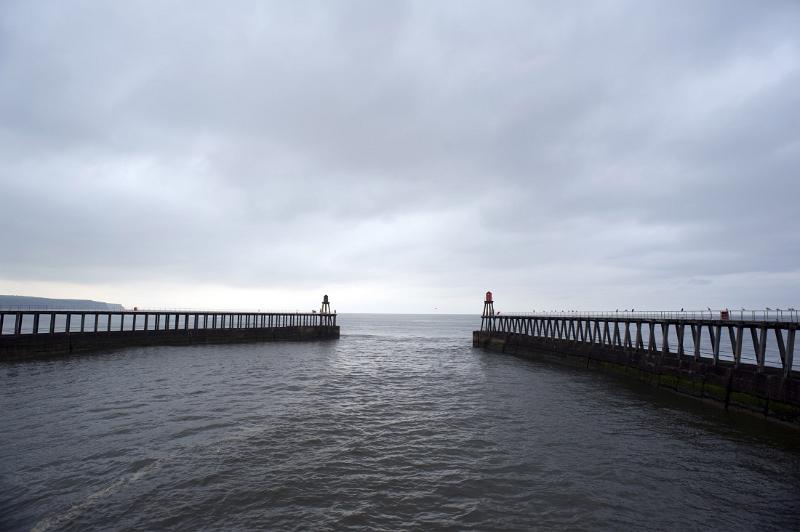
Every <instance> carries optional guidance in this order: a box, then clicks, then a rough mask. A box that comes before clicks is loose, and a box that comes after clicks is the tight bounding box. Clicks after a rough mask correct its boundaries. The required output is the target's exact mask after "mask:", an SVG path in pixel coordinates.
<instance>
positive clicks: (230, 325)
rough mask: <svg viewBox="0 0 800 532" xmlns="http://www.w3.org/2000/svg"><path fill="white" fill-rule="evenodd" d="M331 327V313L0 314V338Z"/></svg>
mask: <svg viewBox="0 0 800 532" xmlns="http://www.w3.org/2000/svg"><path fill="white" fill-rule="evenodd" d="M335 326H336V313H335V312H333V313H327V312H326V313H321V312H229V311H190V310H177V311H176V310H170V311H163V310H159V311H155V310H140V311H107V310H100V311H91V310H47V311H41V310H35V311H27V310H15V311H9V310H0V335H3V336H9V335H13V336H22V335H46V334H63V333H114V332H130V331H177V330H209V329H267V328H283V327H335Z"/></svg>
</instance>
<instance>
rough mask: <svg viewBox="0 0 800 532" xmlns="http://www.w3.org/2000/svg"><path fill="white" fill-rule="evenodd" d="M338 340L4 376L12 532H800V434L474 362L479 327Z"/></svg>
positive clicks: (425, 326)
mask: <svg viewBox="0 0 800 532" xmlns="http://www.w3.org/2000/svg"><path fill="white" fill-rule="evenodd" d="M340 324H341V326H342V338H341V339H340V340H338V341H328V342H319V343H263V344H246V345H222V346H195V347H152V348H131V349H124V350H118V351H113V352H106V353H98V354H92V355H83V356H79V357H71V358H58V359H49V360H44V361H37V362H24V363H13V364H9V363H5V364H0V530H37V531H43V530H119V529H141V530H145V529H149V530H152V529H166V528H168V529H182V530H197V529H204V530H248V529H270V530H280V529H300V530H309V529H311V530H326V529H347V528H361V529H376V530H401V529H418V530H431V529H442V528H444V529H480V530H491V529H517V530H520V529H534V528H540V529H562V530H563V529H569V530H599V529H604V530H627V529H648V530H694V529H716V530H800V436H798V434H796V433H794V432H790V431H787V430H785V429H782V428H779V427H776V426H773V425H771V424H767V423H765V422H763V421H762V420H759V419H757V418H749V417H741V416H728V415H727V414H725V413H724V412H723V411H720V410H716V409H710V410H709V409H707V408H704V407H702V406H700V405H698V404H697V403H695V402H693V401H691V400H687V399H683V398H678V397H674V396H672V395H669V394H666V393H665V392H661V391H657V390H653V389H651V388H647V387H641V386H639V385H638V384H635V383H631V382H628V381H621V380H619V379H617V378H615V377H611V376H608V375H604V374H601V373H596V372H592V371H588V370H575V369H565V368H562V367H555V366H550V365H548V364H545V363H537V362H531V361H526V360H522V359H518V358H514V357H511V356H507V355H502V354H497V353H490V352H485V351H482V350H479V349H473V348H472V347H471V331H472V330H473V329H474V328H476V327H477V326H478V325H479V319H477V318H475V317H468V316H388V315H342V316H340Z"/></svg>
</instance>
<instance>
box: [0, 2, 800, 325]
mask: <svg viewBox="0 0 800 532" xmlns="http://www.w3.org/2000/svg"><path fill="white" fill-rule="evenodd" d="M0 14H1V15H2V16H0V72H2V75H0V208H1V209H2V220H3V231H2V233H0V292H3V291H5V292H9V291H15V292H17V293H19V292H25V293H28V294H30V295H50V294H52V295H59V296H73V297H91V298H95V299H101V298H105V299H110V300H116V301H118V302H120V303H123V304H127V305H130V306H133V305H134V304H138V305H140V306H142V305H156V306H188V305H192V306H196V305H203V306H216V307H220V306H222V307H225V306H227V307H230V306H245V307H270V306H271V307H287V308H288V307H293V306H295V305H299V304H300V303H299V302H297V301H295V300H296V299H302V300H303V303H304V302H305V300H306V299H310V298H312V297H313V299H314V301H310V302H309V303H308V304H309V305H310V304H312V303H315V302H316V299H319V298H318V297H317V294H319V295H321V293H323V292H330V293H331V295H332V297H333V298H334V301H338V302H339V310H340V311H346V310H351V311H362V310H363V311H393V310H396V311H430V310H433V309H434V308H438V309H439V310H446V311H455V312H470V311H476V312H477V311H479V310H480V307H481V294H482V292H483V291H484V290H486V289H493V290H494V291H495V293H496V295H497V297H498V299H499V301H500V302H502V303H504V304H503V305H501V306H502V307H503V308H507V309H508V310H512V309H521V310H522V309H530V308H537V309H546V308H558V309H559V310H560V309H561V308H582V309H587V308H622V307H638V308H658V307H668V308H669V307H691V306H702V307H705V306H706V305H711V306H731V307H737V308H738V307H739V306H764V305H769V306H781V305H785V306H789V305H794V306H798V304H800V301H798V299H800V265H798V259H800V237H799V236H798V234H799V233H798V217H797V212H798V200H800V182H799V181H798V179H799V178H800V175H798V169H799V168H800V90H799V89H798V88H800V37H798V33H797V31H796V29H797V28H798V27H800V6H798V4H797V3H795V2H785V3H782V2H779V1H776V2H770V3H769V5H768V6H765V5H762V4H758V3H756V2H744V1H742V2H727V1H726V2H704V3H703V4H697V3H695V2H678V3H675V2H648V3H642V2H635V1H630V2H626V1H609V2H599V3H594V4H592V5H591V6H589V5H579V4H575V5H574V6H572V5H567V6H565V5H564V4H563V3H558V2H553V3H545V2H541V3H534V2H518V3H517V2H502V3H499V4H498V3H493V2H437V3H430V2H366V1H365V2H336V3H330V2H291V3H277V2H276V3H269V2H232V3H230V4H229V5H224V6H223V5H221V4H219V3H216V2H208V3H203V2H132V3H123V4H120V3H112V4H109V3H103V2H75V3H69V4H64V3H60V2H29V1H24V2H23V1H20V2H4V3H3V5H2V6H0ZM42 291H45V292H47V293H41V292H42ZM32 292H37V293H32ZM120 298H122V300H119V299H120ZM286 299H289V301H286Z"/></svg>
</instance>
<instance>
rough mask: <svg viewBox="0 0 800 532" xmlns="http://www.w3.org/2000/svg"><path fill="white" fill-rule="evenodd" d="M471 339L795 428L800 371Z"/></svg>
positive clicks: (481, 336)
mask: <svg viewBox="0 0 800 532" xmlns="http://www.w3.org/2000/svg"><path fill="white" fill-rule="evenodd" d="M472 343H473V346H475V347H482V348H486V349H489V350H492V351H498V352H502V353H508V354H511V355H516V356H520V357H525V358H531V359H536V360H543V361H549V362H553V363H557V364H564V365H569V366H575V367H583V368H594V369H599V370H602V371H607V372H612V373H615V374H620V375H625V376H628V377H630V378H635V379H638V380H640V381H643V382H646V383H649V384H651V385H653V386H658V387H661V388H666V389H669V390H672V391H674V392H676V393H679V394H682V395H686V396H691V397H696V398H698V399H703V400H706V401H708V402H712V403H716V404H717V405H719V406H721V407H723V408H725V409H730V410H739V411H746V412H750V413H753V414H757V415H761V416H766V417H767V418H770V419H774V420H779V421H782V422H785V423H787V424H789V425H792V426H794V427H795V428H798V429H800V378H798V377H800V376H798V375H796V372H790V373H789V374H788V375H786V374H785V372H784V371H783V370H782V369H780V368H771V367H761V368H759V367H757V366H755V365H751V364H738V365H736V364H734V363H733V362H727V361H722V360H716V361H715V360H713V359H708V358H699V359H697V358H695V357H692V356H689V355H682V356H679V355H677V354H676V353H665V352H663V351H659V350H648V349H637V348H630V347H619V346H610V345H601V344H593V343H588V342H581V341H574V340H564V339H559V338H547V337H535V336H529V335H526V334H520V333H513V332H498V331H474V332H473V333H472Z"/></svg>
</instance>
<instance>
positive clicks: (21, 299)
mask: <svg viewBox="0 0 800 532" xmlns="http://www.w3.org/2000/svg"><path fill="white" fill-rule="evenodd" d="M0 310H111V311H122V310H125V307H123V306H122V305H118V304H116V303H105V302H103V301H92V300H91V299H52V298H49V297H31V296H9V295H0Z"/></svg>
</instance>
